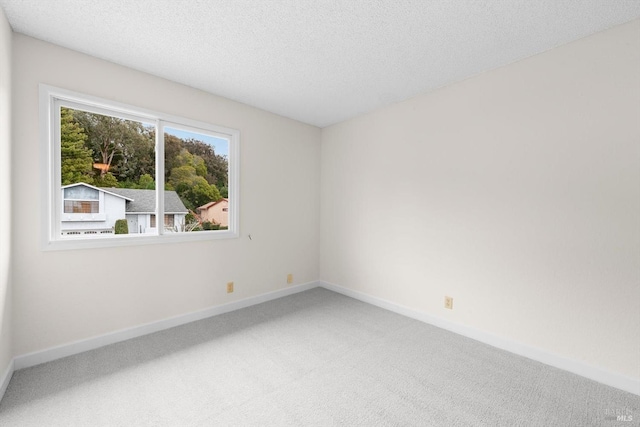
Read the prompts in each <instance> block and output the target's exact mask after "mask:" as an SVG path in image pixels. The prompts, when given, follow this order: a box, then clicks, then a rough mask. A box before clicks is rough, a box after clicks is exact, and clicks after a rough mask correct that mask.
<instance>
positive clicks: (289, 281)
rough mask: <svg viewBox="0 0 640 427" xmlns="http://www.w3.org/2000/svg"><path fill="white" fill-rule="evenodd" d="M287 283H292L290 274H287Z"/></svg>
mask: <svg viewBox="0 0 640 427" xmlns="http://www.w3.org/2000/svg"><path fill="white" fill-rule="evenodd" d="M287 283H288V284H292V283H293V274H291V273H289V274H287Z"/></svg>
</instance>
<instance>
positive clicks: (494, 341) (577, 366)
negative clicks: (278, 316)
mask: <svg viewBox="0 0 640 427" xmlns="http://www.w3.org/2000/svg"><path fill="white" fill-rule="evenodd" d="M318 283H319V284H320V286H321V287H323V288H325V289H328V290H330V291H334V292H337V293H340V294H343V295H346V296H348V297H351V298H354V299H357V300H360V301H362V302H366V303H368V304H371V305H375V306H377V307H380V308H384V309H386V310H389V311H393V312H395V313H398V314H401V315H403V316H407V317H411V318H412V319H416V320H419V321H421V322H425V323H429V324H431V325H434V326H437V327H439V328H442V329H446V330H448V331H451V332H455V333H456V334H459V335H463V336H465V337H468V338H471V339H474V340H476V341H480V342H483V343H485V344H489V345H491V346H493V347H497V348H500V349H502V350H506V351H508V352H510V353H514V354H517V355H519V356H524V357H527V358H529V359H532V360H535V361H538V362H541V363H544V364H546V365H549V366H553V367H555V368H558V369H562V370H565V371H569V372H572V373H574V374H577V375H580V376H582V377H585V378H589V379H591V380H594V381H597V382H599V383H602V384H605V385H608V386H611V387H615V388H618V389H620V390H624V391H627V392H629V393H633V394H637V395H640V380H638V379H635V378H631V377H627V376H624V375H621V374H618V373H615V372H610V371H608V370H605V369H602V368H598V367H596V366H592V365H589V364H586V363H584V362H581V361H578V360H572V359H568V358H566V357H563V356H560V355H557V354H554V353H551V352H549V351H546V350H542V349H539V348H536V347H533V346H530V345H527V344H522V343H519V342H516V341H512V340H509V339H507V338H503V337H500V336H498V335H494V334H491V333H488V332H484V331H481V330H479V329H475V328H472V327H470V326H465V325H461V324H458V323H455V322H451V321H449V320H446V319H442V318H440V317H437V316H432V315H430V314H427V313H424V312H421V311H418V310H414V309H412V308H409V307H405V306H403V305H400V304H396V303H394V302H391V301H388V300H385V299H382V298H378V297H374V296H371V295H368V294H365V293H363V292H359V291H354V290H352V289H348V288H345V287H343V286H340V285H336V284H333V283H328V282H324V281H320V282H318Z"/></svg>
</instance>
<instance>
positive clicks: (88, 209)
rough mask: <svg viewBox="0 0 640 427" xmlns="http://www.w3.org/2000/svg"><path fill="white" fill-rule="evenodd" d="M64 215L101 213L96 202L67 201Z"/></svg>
mask: <svg viewBox="0 0 640 427" xmlns="http://www.w3.org/2000/svg"><path fill="white" fill-rule="evenodd" d="M64 213H99V204H98V202H95V201H89V202H82V201H78V200H65V201H64Z"/></svg>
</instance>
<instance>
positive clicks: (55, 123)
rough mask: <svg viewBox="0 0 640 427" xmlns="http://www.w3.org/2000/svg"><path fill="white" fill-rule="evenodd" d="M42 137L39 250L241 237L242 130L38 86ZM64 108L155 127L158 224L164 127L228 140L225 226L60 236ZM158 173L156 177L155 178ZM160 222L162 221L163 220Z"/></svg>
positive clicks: (42, 85)
mask: <svg viewBox="0 0 640 427" xmlns="http://www.w3.org/2000/svg"><path fill="white" fill-rule="evenodd" d="M39 90H40V139H41V153H42V155H41V172H42V173H41V177H42V178H41V192H42V198H41V200H42V207H41V211H42V233H41V234H42V249H43V250H65V249H84V248H102V247H116V246H133V245H146V244H158V243H169V242H190V241H202V240H218V239H230V238H237V237H238V236H239V235H240V227H239V225H240V224H239V218H240V212H239V205H240V194H239V190H240V185H239V184H240V182H239V178H240V165H239V163H240V131H239V130H237V129H231V128H227V127H223V126H218V125H213V124H210V123H205V122H201V121H197V120H191V119H187V118H184V117H179V116H174V115H171V114H166V113H162V112H158V111H153V110H148V109H145V108H139V107H135V106H132V105H127V104H123V103H119V102H115V101H110V100H107V99H103V98H98V97H94V96H90V95H84V94H81V93H77V92H73V91H70V90H66V89H61V88H57V87H54V86H49V85H45V84H40V89H39ZM61 105H64V106H68V107H70V108H77V109H81V110H84V111H89V112H92V113H98V114H104V115H109V116H115V117H119V118H123V119H127V120H135V121H142V122H145V123H151V124H155V126H156V147H155V148H156V177H154V178H155V181H156V213H155V215H156V222H157V219H158V218H163V219H164V188H165V183H164V172H165V171H164V166H165V165H164V132H161V131H160V130H161V129H163V128H164V127H171V128H174V129H181V130H185V131H191V132H195V133H201V134H206V135H212V136H216V137H220V138H224V139H227V140H228V141H229V157H228V165H229V171H228V177H229V178H228V179H229V182H228V188H229V194H228V199H229V207H230V209H231V211H230V212H229V229H228V230H203V231H197V232H182V233H166V234H165V232H164V227H156V228H157V229H158V232H157V234H152V235H149V234H143V235H132V234H127V235H113V236H110V237H108V238H104V237H102V238H95V237H92V236H91V235H81V236H75V235H72V236H62V235H61V231H60V230H61V229H60V224H61V221H60V220H61V213H62V210H63V206H62V203H64V201H63V200H62V198H61V197H60V195H61V188H62V185H61V173H60V168H61V156H60V110H59V108H60V106H61ZM157 177H160V179H157ZM162 224H164V221H163V222H162Z"/></svg>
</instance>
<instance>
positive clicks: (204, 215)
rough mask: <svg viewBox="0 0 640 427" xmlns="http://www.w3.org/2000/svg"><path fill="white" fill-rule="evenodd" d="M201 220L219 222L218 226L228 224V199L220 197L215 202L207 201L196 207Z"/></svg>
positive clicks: (226, 225)
mask: <svg viewBox="0 0 640 427" xmlns="http://www.w3.org/2000/svg"><path fill="white" fill-rule="evenodd" d="M196 211H197V213H198V215H200V220H201V221H202V222H205V221H209V222H212V223H214V224H219V225H220V227H228V226H229V199H220V200H218V201H217V202H209V203H207V204H206V205H202V206H200V207H199V208H197V209H196Z"/></svg>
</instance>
